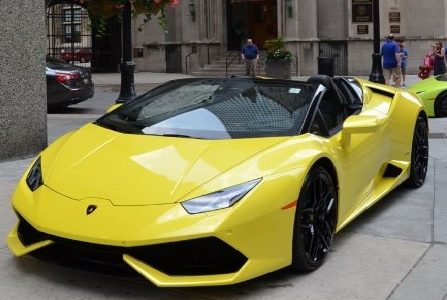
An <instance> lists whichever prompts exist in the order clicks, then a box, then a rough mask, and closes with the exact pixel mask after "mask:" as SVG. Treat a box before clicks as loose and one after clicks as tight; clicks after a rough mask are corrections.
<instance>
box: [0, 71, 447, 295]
mask: <svg viewBox="0 0 447 300" xmlns="http://www.w3.org/2000/svg"><path fill="white" fill-rule="evenodd" d="M95 76H96V75H95ZM107 76H110V77H107ZM138 76H139V77H138V80H136V86H137V91H138V93H141V92H143V91H144V90H146V89H148V88H152V87H154V86H156V85H158V84H160V83H162V82H164V81H166V80H168V79H170V78H175V76H174V77H169V76H168V75H167V74H164V77H162V78H161V77H160V76H156V75H150V74H147V76H146V77H145V74H140V75H138ZM94 79H95V82H96V84H97V86H96V94H95V97H94V98H93V99H90V100H88V101H87V102H84V103H80V104H78V105H75V106H72V107H69V108H66V109H63V110H59V111H55V112H52V113H50V114H49V115H48V136H49V141H50V142H51V141H53V140H54V139H55V138H57V137H58V136H60V135H61V134H63V133H64V132H67V131H70V130H73V129H75V128H78V127H80V126H82V125H83V124H85V123H87V122H90V121H92V120H94V119H96V118H97V117H98V116H99V115H101V114H102V113H103V112H104V111H105V109H106V108H107V107H108V106H109V105H111V104H113V103H114V100H115V99H116V98H117V95H118V92H119V85H118V84H119V82H116V76H115V75H106V76H99V75H98V77H97V78H94ZM415 80H417V79H416V78H415V77H414V76H413V77H412V78H411V79H409V80H408V81H409V82H410V81H413V82H414V81H415ZM446 120H447V119H430V120H429V126H430V133H431V137H432V138H431V139H430V161H429V172H428V178H427V182H426V184H425V185H424V186H423V187H422V188H420V189H417V190H410V189H406V188H403V187H401V188H398V189H397V190H395V191H394V192H392V193H391V194H390V195H388V196H386V197H385V198H384V199H383V200H382V201H381V202H380V203H379V204H377V205H376V206H375V207H373V208H372V209H371V210H369V211H367V212H366V213H364V214H363V215H362V216H360V217H359V218H358V219H357V220H356V221H354V222H353V223H351V224H350V225H349V226H347V227H346V228H345V229H344V230H343V231H342V232H341V233H339V234H338V235H337V236H336V239H335V243H334V245H333V248H332V251H331V254H330V255H329V257H328V260H327V261H326V263H325V264H324V265H323V267H322V268H320V269H319V270H317V271H315V272H313V273H310V274H305V275H303V274H294V273H292V272H291V271H289V270H288V269H283V270H280V271H277V272H274V273H271V274H268V275H265V276H263V277H260V278H257V279H254V280H251V281H248V282H245V283H242V284H239V285H235V286H225V287H210V288H178V289H173V288H172V289H161V288H158V287H155V286H154V285H152V284H151V283H150V282H148V281H146V280H144V279H142V278H140V277H131V276H130V277H129V276H125V275H124V274H110V273H108V272H106V271H100V272H92V271H86V270H79V269H73V268H69V267H64V266H60V265H55V264H51V263H48V262H43V261H38V260H35V259H34V258H32V257H29V256H27V257H22V258H19V259H18V258H14V257H13V256H12V254H11V253H10V252H9V249H8V248H7V247H6V243H5V241H4V238H3V239H2V241H1V242H0V270H1V271H0V299H103V298H108V299H123V298H126V299H405V300H407V299H440V300H441V299H443V300H444V299H447V276H446V275H445V274H446V270H447V201H445V196H442V195H446V194H447V176H446V169H447V139H445V135H442V134H436V133H447V122H446ZM30 161H31V158H27V159H22V160H16V161H11V162H4V163H0V236H2V237H5V236H6V235H7V232H8V231H9V229H10V228H11V227H12V226H13V224H14V223H15V221H16V217H15V215H14V214H13V212H12V210H11V208H10V204H9V199H10V196H11V194H12V192H13V189H14V186H15V184H16V183H17V181H18V179H19V178H20V176H21V174H22V173H23V171H24V169H25V168H26V167H27V166H28V164H29V162H30Z"/></svg>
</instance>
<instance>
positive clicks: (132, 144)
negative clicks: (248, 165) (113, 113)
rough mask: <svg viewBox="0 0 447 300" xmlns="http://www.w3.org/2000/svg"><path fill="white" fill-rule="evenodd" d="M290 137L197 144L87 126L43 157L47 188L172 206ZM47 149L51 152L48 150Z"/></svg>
mask: <svg viewBox="0 0 447 300" xmlns="http://www.w3.org/2000/svg"><path fill="white" fill-rule="evenodd" d="M286 139H288V137H275V138H256V139H238V140H200V139H188V138H176V137H161V136H147V135H132V134H122V133H118V132H115V131H112V130H109V129H106V128H102V127H99V126H97V125H94V124H88V125H86V126H84V127H83V128H81V129H80V130H78V131H77V132H75V133H74V134H72V135H71V136H70V137H69V138H67V140H66V142H65V143H64V144H63V145H62V146H59V147H60V149H58V151H51V149H50V150H49V151H48V153H49V155H48V156H46V155H45V152H44V153H43V154H42V159H43V160H46V161H45V163H44V164H43V165H44V168H45V166H46V167H47V168H48V170H45V169H43V175H44V181H45V184H46V185H47V186H48V187H49V188H51V189H52V190H54V191H56V192H58V193H60V194H63V195H65V196H67V197H70V198H72V199H75V200H80V199H85V198H102V199H108V200H109V201H111V202H112V203H113V204H114V205H151V204H167V203H174V202H177V201H178V200H179V199H181V198H182V197H183V196H185V195H187V194H188V193H190V192H191V191H193V190H194V189H196V188H197V187H199V186H201V185H203V184H204V183H206V182H208V181H210V180H211V179H213V178H215V177H216V176H218V175H220V174H221V173H223V172H225V171H227V170H228V169H230V168H232V167H233V166H236V165H238V164H240V163H241V162H243V161H245V160H247V159H249V158H250V157H252V156H254V155H255V154H256V153H259V152H260V151H263V150H265V149H267V148H269V147H271V146H273V145H276V144H278V143H281V142H282V141H284V140H286ZM50 148H51V147H50Z"/></svg>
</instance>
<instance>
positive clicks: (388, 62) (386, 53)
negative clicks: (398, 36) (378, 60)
mask: <svg viewBox="0 0 447 300" xmlns="http://www.w3.org/2000/svg"><path fill="white" fill-rule="evenodd" d="M399 51H400V47H399V45H398V44H397V43H396V42H395V41H394V35H393V34H389V35H388V36H387V38H386V41H385V44H383V45H382V52H381V54H382V57H383V76H384V77H385V84H388V85H389V84H390V81H391V79H392V78H393V79H395V86H396V87H400V82H401V75H402V70H401V68H400V67H401V56H400V52H399Z"/></svg>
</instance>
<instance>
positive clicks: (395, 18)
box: [388, 11, 400, 23]
mask: <svg viewBox="0 0 447 300" xmlns="http://www.w3.org/2000/svg"><path fill="white" fill-rule="evenodd" d="M388 19H389V21H390V23H400V12H398V11H390V12H389V13H388Z"/></svg>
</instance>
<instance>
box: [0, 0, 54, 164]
mask: <svg viewBox="0 0 447 300" xmlns="http://www.w3.org/2000/svg"><path fill="white" fill-rule="evenodd" d="M0 20H2V28H1V30H0V41H1V42H0V44H1V55H0V161H4V160H12V159H16V158H22V157H29V156H33V155H35V154H37V153H38V152H39V151H40V150H42V149H43V148H44V147H45V146H46V144H47V101H46V79H45V54H46V49H45V45H46V31H45V2H44V1H42V0H40V1H18V0H12V1H2V4H1V5H0Z"/></svg>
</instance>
